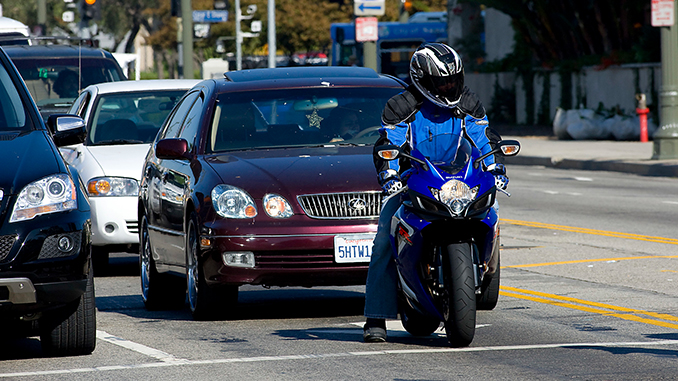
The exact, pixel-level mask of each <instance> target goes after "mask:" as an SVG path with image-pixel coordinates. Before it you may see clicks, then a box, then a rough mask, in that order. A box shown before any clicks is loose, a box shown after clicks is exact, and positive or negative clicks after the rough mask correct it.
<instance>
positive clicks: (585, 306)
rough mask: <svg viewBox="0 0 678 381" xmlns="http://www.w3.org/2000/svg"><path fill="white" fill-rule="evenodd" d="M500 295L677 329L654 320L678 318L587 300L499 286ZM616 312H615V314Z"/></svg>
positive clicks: (677, 320) (666, 323)
mask: <svg viewBox="0 0 678 381" xmlns="http://www.w3.org/2000/svg"><path fill="white" fill-rule="evenodd" d="M500 294H501V295H504V296H509V297H513V298H518V299H524V300H530V301H533V302H537V303H544V304H550V305H554V306H558V307H565V308H571V309H575V310H579V311H584V312H590V313H597V314H601V315H605V316H613V317H616V318H619V319H624V320H630V321H635V322H639V323H645V324H651V325H656V326H660V327H665V328H673V329H678V324H675V323H669V322H667V321H661V320H655V319H662V320H668V321H675V322H678V317H676V316H673V315H668V314H660V313H656V312H650V311H644V310H636V309H632V308H626V307H620V306H614V305H611V304H604V303H598V302H591V301H588V300H582V299H576V298H571V297H567V296H560V295H555V294H547V293H544V292H539V291H531V290H524V289H520V288H515V287H507V286H501V291H500ZM615 311H616V312H615ZM637 315H645V316H650V317H653V318H655V319H648V318H644V317H641V316H637Z"/></svg>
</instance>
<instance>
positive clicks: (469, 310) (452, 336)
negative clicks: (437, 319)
mask: <svg viewBox="0 0 678 381" xmlns="http://www.w3.org/2000/svg"><path fill="white" fill-rule="evenodd" d="M442 254H443V271H444V273H443V274H444V275H443V277H444V281H445V291H446V295H445V296H446V298H445V300H444V307H443V311H442V312H443V316H444V318H445V334H446V335H447V340H448V341H449V343H450V345H451V346H452V347H466V346H468V345H469V344H471V342H472V341H473V336H474V335H475V330H476V295H475V281H474V277H473V254H472V248H471V244H469V243H454V244H450V245H448V246H447V247H446V248H443V251H442Z"/></svg>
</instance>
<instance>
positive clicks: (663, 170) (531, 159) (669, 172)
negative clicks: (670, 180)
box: [504, 155, 678, 177]
mask: <svg viewBox="0 0 678 381" xmlns="http://www.w3.org/2000/svg"><path fill="white" fill-rule="evenodd" d="M504 161H505V163H506V164H514V165H539V166H544V167H547V168H558V169H580V170H586V171H609V172H621V173H631V174H636V175H641V176H660V177H678V162H676V161H671V162H656V161H655V162H649V161H648V162H643V161H624V160H574V159H564V158H558V157H542V156H520V155H518V156H514V157H506V158H505V159H504Z"/></svg>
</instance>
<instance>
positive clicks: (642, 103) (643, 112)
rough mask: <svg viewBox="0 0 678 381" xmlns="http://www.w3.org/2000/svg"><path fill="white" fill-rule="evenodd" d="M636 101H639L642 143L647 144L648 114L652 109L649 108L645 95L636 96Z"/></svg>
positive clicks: (638, 109)
mask: <svg viewBox="0 0 678 381" xmlns="http://www.w3.org/2000/svg"><path fill="white" fill-rule="evenodd" d="M636 99H637V100H638V108H636V113H637V114H638V118H639V119H640V141H641V142H647V114H648V113H649V112H650V109H649V108H647V100H646V98H645V94H636Z"/></svg>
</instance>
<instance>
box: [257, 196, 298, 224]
mask: <svg viewBox="0 0 678 381" xmlns="http://www.w3.org/2000/svg"><path fill="white" fill-rule="evenodd" d="M264 210H265V211H266V214H268V215H269V216H270V217H273V218H289V217H292V215H293V214H294V213H293V212H292V206H291V205H290V203H289V202H287V200H285V198H284V197H283V196H278V195H277V194H267V195H266V196H264Z"/></svg>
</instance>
